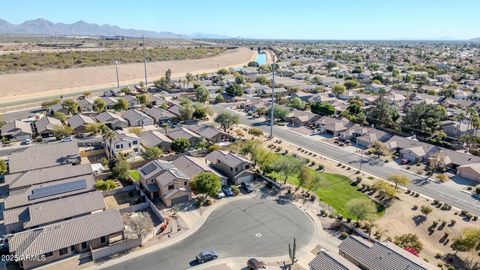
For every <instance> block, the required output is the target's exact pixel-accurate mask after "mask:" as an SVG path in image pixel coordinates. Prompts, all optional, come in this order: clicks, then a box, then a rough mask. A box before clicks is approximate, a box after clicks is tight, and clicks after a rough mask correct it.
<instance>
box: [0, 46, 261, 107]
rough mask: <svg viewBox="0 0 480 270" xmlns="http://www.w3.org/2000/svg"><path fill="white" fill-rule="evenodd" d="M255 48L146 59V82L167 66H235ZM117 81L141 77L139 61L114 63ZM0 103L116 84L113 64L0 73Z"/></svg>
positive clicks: (180, 69) (181, 71)
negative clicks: (183, 57) (194, 56)
mask: <svg viewBox="0 0 480 270" xmlns="http://www.w3.org/2000/svg"><path fill="white" fill-rule="evenodd" d="M255 56H256V52H255V51H252V50H250V49H247V48H238V49H235V50H230V51H227V52H225V53H223V54H221V55H218V56H215V57H211V58H203V59H195V60H180V61H162V62H152V63H147V74H148V80H149V82H152V81H154V80H156V79H159V78H160V77H162V76H164V74H165V71H167V69H169V68H170V69H171V70H172V76H173V77H179V76H184V75H185V73H188V72H190V73H193V74H198V73H202V72H214V71H216V70H218V68H222V67H226V68H229V67H238V66H243V65H246V64H247V63H248V62H249V61H253V60H254V59H255ZM118 72H119V77H120V84H122V85H128V84H133V83H138V82H139V81H143V80H144V69H143V63H135V64H121V65H119V66H118ZM0 86H1V87H0V95H1V97H2V98H1V99H0V106H1V103H2V102H3V103H8V102H15V101H22V100H31V99H35V98H43V97H46V96H51V97H54V96H58V95H64V94H69V93H70V94H71V93H76V92H81V91H84V90H91V89H99V88H108V87H116V73H115V66H114V65H109V66H99V67H87V68H74V69H65V70H48V71H39V72H28V73H18V74H4V75H0Z"/></svg>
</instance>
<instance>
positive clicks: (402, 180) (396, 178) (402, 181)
mask: <svg viewBox="0 0 480 270" xmlns="http://www.w3.org/2000/svg"><path fill="white" fill-rule="evenodd" d="M387 180H388V181H390V182H394V183H395V189H396V188H398V185H402V186H408V184H410V179H409V178H408V177H406V176H404V175H390V176H389V177H388V179H387Z"/></svg>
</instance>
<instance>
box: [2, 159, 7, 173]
mask: <svg viewBox="0 0 480 270" xmlns="http://www.w3.org/2000/svg"><path fill="white" fill-rule="evenodd" d="M6 173H7V162H6V161H5V160H3V159H0V175H5V174H6Z"/></svg>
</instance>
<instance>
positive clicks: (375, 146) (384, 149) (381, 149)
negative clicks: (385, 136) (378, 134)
mask: <svg viewBox="0 0 480 270" xmlns="http://www.w3.org/2000/svg"><path fill="white" fill-rule="evenodd" d="M371 152H372V153H373V154H375V155H377V158H379V157H380V156H388V155H390V148H389V147H388V146H387V145H386V144H384V143H382V142H381V141H379V140H376V141H374V142H373V143H372V145H371Z"/></svg>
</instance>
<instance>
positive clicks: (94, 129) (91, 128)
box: [85, 123, 102, 134]
mask: <svg viewBox="0 0 480 270" xmlns="http://www.w3.org/2000/svg"><path fill="white" fill-rule="evenodd" d="M101 125H102V124H101V123H88V124H87V125H86V126H85V129H86V131H87V132H89V133H93V134H97V133H98V132H100V128H101V127H100V126H101Z"/></svg>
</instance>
